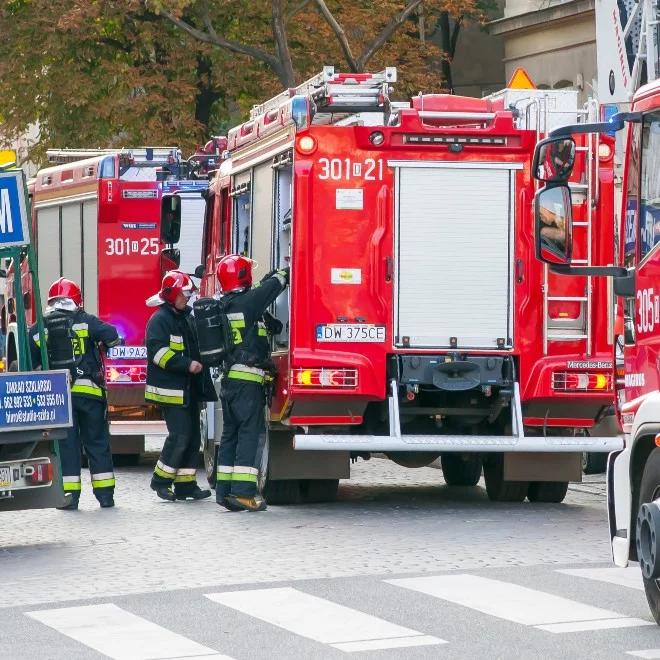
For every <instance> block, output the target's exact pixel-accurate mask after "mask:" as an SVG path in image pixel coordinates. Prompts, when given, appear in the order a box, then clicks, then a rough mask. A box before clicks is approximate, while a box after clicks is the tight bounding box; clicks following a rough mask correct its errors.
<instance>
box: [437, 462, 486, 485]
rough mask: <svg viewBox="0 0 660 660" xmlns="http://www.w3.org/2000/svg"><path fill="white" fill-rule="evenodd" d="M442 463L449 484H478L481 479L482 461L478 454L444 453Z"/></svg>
mask: <svg viewBox="0 0 660 660" xmlns="http://www.w3.org/2000/svg"><path fill="white" fill-rule="evenodd" d="M440 464H441V466H442V476H443V477H444V479H445V482H446V483H447V485H448V486H476V485H477V484H478V483H479V479H481V468H482V461H481V456H479V455H477V454H443V455H442V456H441V457H440Z"/></svg>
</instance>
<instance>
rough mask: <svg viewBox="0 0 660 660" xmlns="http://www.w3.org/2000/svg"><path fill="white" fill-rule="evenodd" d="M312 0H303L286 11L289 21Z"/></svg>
mask: <svg viewBox="0 0 660 660" xmlns="http://www.w3.org/2000/svg"><path fill="white" fill-rule="evenodd" d="M310 2H312V0H303V1H302V2H300V3H299V4H298V6H297V7H292V8H291V9H289V11H288V12H286V20H287V21H288V20H289V19H291V18H293V17H294V16H295V15H296V14H298V13H299V12H301V11H302V10H303V9H304V8H305V7H307V5H308V4H309V3H310Z"/></svg>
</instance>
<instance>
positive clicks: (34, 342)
mask: <svg viewBox="0 0 660 660" xmlns="http://www.w3.org/2000/svg"><path fill="white" fill-rule="evenodd" d="M53 313H57V314H67V315H69V314H70V315H71V325H70V329H71V343H72V344H73V357H74V360H75V365H74V366H73V367H72V368H71V376H72V385H71V394H72V395H74V396H82V397H87V398H90V399H96V400H99V399H104V398H105V374H104V373H103V362H102V360H101V354H100V352H99V344H104V345H105V346H106V347H107V348H110V347H111V346H116V345H117V344H119V343H120V341H121V339H120V338H119V334H118V333H117V329H116V328H115V326H114V325H110V324H109V323H105V322H104V321H101V319H100V318H98V317H97V316H94V315H93V314H88V313H87V312H86V311H85V310H83V309H78V310H76V311H71V312H69V311H66V312H65V311H62V310H60V309H58V310H47V311H46V314H45V315H44V317H45V318H44V321H45V324H47V323H48V316H49V314H53ZM46 330H47V329H46ZM46 338H48V334H47V333H46ZM40 346H41V340H40V337H39V329H38V327H37V326H36V325H33V326H32V328H30V351H31V355H32V364H33V365H37V364H41V354H40V350H39V349H40Z"/></svg>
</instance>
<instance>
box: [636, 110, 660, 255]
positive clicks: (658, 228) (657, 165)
mask: <svg viewBox="0 0 660 660" xmlns="http://www.w3.org/2000/svg"><path fill="white" fill-rule="evenodd" d="M639 237H640V258H641V259H643V258H644V257H645V256H646V255H647V254H648V253H649V252H650V251H651V250H652V249H653V248H654V247H655V245H657V244H658V243H660V113H657V112H656V113H653V114H650V115H647V116H646V117H645V118H644V122H643V124H642V172H641V180H640V196H639Z"/></svg>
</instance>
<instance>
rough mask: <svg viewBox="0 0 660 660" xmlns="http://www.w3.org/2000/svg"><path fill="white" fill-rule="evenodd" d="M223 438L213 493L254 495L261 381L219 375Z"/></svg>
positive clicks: (219, 496) (220, 495) (261, 414)
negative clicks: (221, 377)
mask: <svg viewBox="0 0 660 660" xmlns="http://www.w3.org/2000/svg"><path fill="white" fill-rule="evenodd" d="M221 396H222V417H223V419H222V423H223V426H222V438H221V439H220V446H219V447H218V468H217V473H216V476H217V482H216V489H215V495H216V500H217V501H218V502H221V501H222V499H223V498H224V497H226V496H227V495H229V494H231V495H237V496H239V497H254V495H255V494H256V492H257V476H258V474H259V469H258V466H257V465H256V461H257V449H258V447H259V438H260V436H261V434H263V433H264V432H265V429H266V426H265V419H264V404H265V402H264V388H263V385H262V384H261V383H257V382H251V381H244V380H234V379H231V378H223V379H222V392H221Z"/></svg>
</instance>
